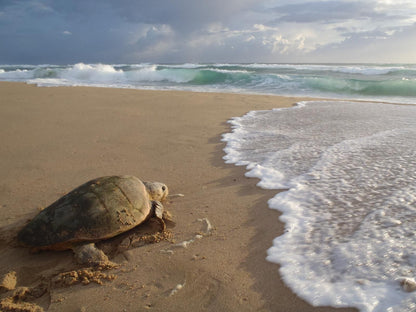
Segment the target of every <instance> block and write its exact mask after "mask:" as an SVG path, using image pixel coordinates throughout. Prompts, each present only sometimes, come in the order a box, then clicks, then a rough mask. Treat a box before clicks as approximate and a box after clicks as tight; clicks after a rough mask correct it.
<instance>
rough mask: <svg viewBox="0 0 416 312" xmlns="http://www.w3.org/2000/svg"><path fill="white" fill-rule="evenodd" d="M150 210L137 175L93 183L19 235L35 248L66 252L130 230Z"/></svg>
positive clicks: (65, 198) (60, 201) (51, 208)
mask: <svg viewBox="0 0 416 312" xmlns="http://www.w3.org/2000/svg"><path fill="white" fill-rule="evenodd" d="M150 211H151V202H150V200H149V194H148V192H147V190H146V187H145V186H144V184H143V182H142V181H140V180H139V179H138V178H136V177H134V176H108V177H101V178H97V179H94V180H91V181H89V182H87V183H85V184H83V185H81V186H79V187H77V188H76V189H74V190H72V191H71V192H69V193H68V194H66V195H65V196H63V197H61V198H60V199H58V200H57V201H56V202H54V203H53V204H51V205H50V206H48V207H47V208H45V209H44V210H42V211H41V212H40V213H39V214H38V215H37V216H36V217H35V218H33V219H32V220H31V221H30V222H29V223H28V224H27V225H26V226H25V227H24V228H23V229H22V230H21V231H20V232H19V233H18V240H19V241H20V242H21V243H23V244H24V245H27V246H31V247H34V248H35V249H39V250H41V249H51V250H63V249H69V248H71V247H72V246H73V245H74V244H76V243H79V242H83V241H97V240H101V239H106V238H110V237H113V236H116V235H118V234H120V233H123V232H125V231H128V230H130V229H132V228H133V227H135V226H137V225H138V224H140V223H142V222H143V221H144V220H146V218H147V217H148V215H149V214H150Z"/></svg>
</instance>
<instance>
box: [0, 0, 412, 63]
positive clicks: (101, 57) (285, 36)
mask: <svg viewBox="0 0 416 312" xmlns="http://www.w3.org/2000/svg"><path fill="white" fill-rule="evenodd" d="M415 13H416V4H413V3H412V2H411V1H406V0H397V1H396V2H395V3H391V2H389V1H385V0H384V1H383V0H362V1H351V0H340V1H335V0H332V1H318V0H314V1H307V0H304V1H303V0H290V1H289V0H276V1H273V0H260V1H259V0H256V1H254V0H227V1H224V0H210V1H205V0H152V1H148V0H118V1H110V0H83V1H81V0H74V1H68V0H0V42H1V44H0V63H75V62H105V63H124V62H130V63H131V62H188V61H191V62H216V61H221V62H226V61H228V62H241V61H244V62H252V61H255V62H262V61H263V62H279V61H291V60H292V61H297V60H298V59H299V57H307V56H308V55H311V56H314V54H313V53H312V52H313V51H315V50H317V49H318V48H319V50H320V51H325V53H330V51H333V52H331V53H336V51H335V50H334V48H332V50H331V49H324V48H323V47H325V46H331V47H336V46H337V44H338V43H340V42H343V41H346V40H348V42H349V45H350V46H353V45H354V42H355V41H354V40H357V41H356V42H357V44H360V45H362V44H365V43H366V40H368V39H369V38H370V37H371V36H364V35H363V34H365V33H368V34H371V33H374V34H377V35H374V36H373V37H371V38H370V39H371V40H378V39H380V40H381V38H383V39H386V38H387V39H388V38H389V37H390V36H397V35H398V34H399V33H400V31H401V30H402V29H405V27H406V26H409V25H411V24H413V23H414V22H415V21H416V20H415V18H414V16H415V15H416V14H415ZM409 40H410V39H409ZM412 40H413V39H412ZM385 41H386V42H388V40H385ZM368 43H369V44H374V42H372V41H371V42H370V41H368ZM410 53H411V51H410V52H409V55H410Z"/></svg>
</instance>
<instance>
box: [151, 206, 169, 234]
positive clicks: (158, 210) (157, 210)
mask: <svg viewBox="0 0 416 312" xmlns="http://www.w3.org/2000/svg"><path fill="white" fill-rule="evenodd" d="M152 210H153V212H154V217H155V218H156V220H157V221H158V222H159V224H160V227H161V232H163V231H165V230H166V224H165V221H164V220H163V211H164V210H165V208H164V207H163V205H162V203H161V202H160V201H157V200H152Z"/></svg>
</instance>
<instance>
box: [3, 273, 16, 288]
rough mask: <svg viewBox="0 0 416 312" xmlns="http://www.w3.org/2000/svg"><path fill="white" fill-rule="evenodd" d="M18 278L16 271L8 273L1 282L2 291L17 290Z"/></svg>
mask: <svg viewBox="0 0 416 312" xmlns="http://www.w3.org/2000/svg"><path fill="white" fill-rule="evenodd" d="M16 284H17V277H16V272H15V271H10V272H8V273H6V274H5V275H4V276H3V277H2V279H1V281H0V291H4V290H5V291H9V290H13V289H15V288H16Z"/></svg>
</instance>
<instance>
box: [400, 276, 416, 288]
mask: <svg viewBox="0 0 416 312" xmlns="http://www.w3.org/2000/svg"><path fill="white" fill-rule="evenodd" d="M400 286H402V288H403V290H404V291H406V292H413V291H415V290H416V281H415V279H414V278H410V277H405V278H402V279H401V280H400Z"/></svg>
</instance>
